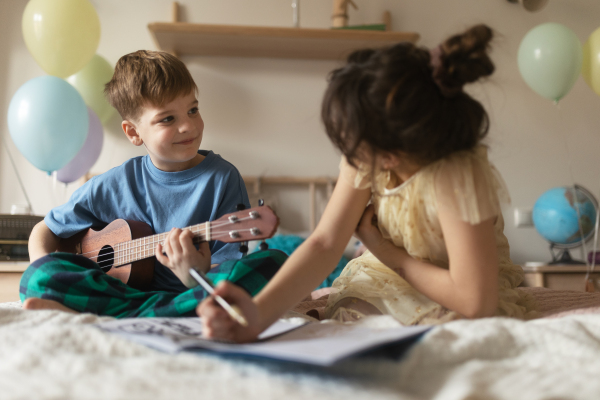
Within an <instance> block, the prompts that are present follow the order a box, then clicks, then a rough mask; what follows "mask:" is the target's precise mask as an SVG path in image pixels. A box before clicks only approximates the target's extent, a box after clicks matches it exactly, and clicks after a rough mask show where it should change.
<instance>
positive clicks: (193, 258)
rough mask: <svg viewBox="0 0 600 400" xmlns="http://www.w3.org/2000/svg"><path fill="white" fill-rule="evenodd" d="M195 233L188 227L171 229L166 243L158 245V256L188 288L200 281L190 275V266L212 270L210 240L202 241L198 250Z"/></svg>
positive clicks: (203, 270) (205, 270)
mask: <svg viewBox="0 0 600 400" xmlns="http://www.w3.org/2000/svg"><path fill="white" fill-rule="evenodd" d="M193 237H194V235H193V234H192V232H191V231H190V230H188V229H186V230H183V231H182V230H181V229H178V228H173V229H171V232H169V234H168V235H167V237H166V239H165V242H164V245H161V244H160V243H159V244H157V245H156V258H157V259H158V261H159V262H160V263H161V264H162V265H164V266H166V267H167V268H169V269H170V270H171V271H173V273H174V274H175V276H177V278H179V280H180V281H181V282H182V283H183V284H184V285H185V286H186V287H188V288H192V287H194V286H197V285H198V283H197V282H196V281H195V280H194V279H193V278H192V277H191V276H190V273H189V271H190V268H194V269H196V270H199V271H202V272H205V273H206V272H208V271H209V270H210V248H209V247H208V242H202V243H200V246H199V248H198V250H196V247H195V246H194V243H193V242H192V239H193ZM163 253H165V254H166V255H165V254H163Z"/></svg>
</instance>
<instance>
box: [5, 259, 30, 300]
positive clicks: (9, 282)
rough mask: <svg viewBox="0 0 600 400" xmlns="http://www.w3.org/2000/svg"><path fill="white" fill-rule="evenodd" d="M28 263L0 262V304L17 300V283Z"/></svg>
mask: <svg viewBox="0 0 600 400" xmlns="http://www.w3.org/2000/svg"><path fill="white" fill-rule="evenodd" d="M28 266H29V263H28V262H9V261H3V262H0V303H4V302H7V301H18V300H19V282H20V281H21V275H23V271H25V269H27V267H28Z"/></svg>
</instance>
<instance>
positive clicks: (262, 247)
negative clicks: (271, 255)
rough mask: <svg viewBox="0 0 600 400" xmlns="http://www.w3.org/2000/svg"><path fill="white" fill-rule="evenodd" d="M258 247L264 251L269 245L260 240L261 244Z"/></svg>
mask: <svg viewBox="0 0 600 400" xmlns="http://www.w3.org/2000/svg"><path fill="white" fill-rule="evenodd" d="M258 247H259V248H260V249H261V250H263V251H264V250H268V249H269V245H268V244H267V242H265V241H262V242H260V245H258Z"/></svg>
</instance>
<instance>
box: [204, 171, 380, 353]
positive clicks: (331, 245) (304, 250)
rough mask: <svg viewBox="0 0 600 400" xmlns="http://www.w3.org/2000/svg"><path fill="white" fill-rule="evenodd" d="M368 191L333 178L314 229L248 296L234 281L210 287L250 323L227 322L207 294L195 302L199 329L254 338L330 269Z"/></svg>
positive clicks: (215, 334)
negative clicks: (244, 324) (269, 279)
mask: <svg viewBox="0 0 600 400" xmlns="http://www.w3.org/2000/svg"><path fill="white" fill-rule="evenodd" d="M340 175H342V174H340ZM370 197H371V190H370V189H355V188H354V187H352V186H351V185H350V184H349V183H347V182H346V181H345V180H344V179H338V182H337V184H336V186H335V189H334V191H333V194H332V196H331V199H330V200H329V203H328V204H327V207H326V208H325V211H324V213H323V216H322V217H321V220H320V221H319V224H318V226H317V228H316V229H315V231H314V232H313V233H312V234H311V235H310V236H309V237H308V239H306V240H305V241H304V243H302V245H301V246H300V247H298V249H296V251H294V253H293V254H292V255H291V256H290V258H289V259H288V260H287V261H286V262H285V263H284V265H283V266H282V267H281V269H280V270H279V272H277V274H276V275H275V276H274V277H273V279H272V280H271V281H270V282H269V283H268V284H267V286H265V288H264V289H263V290H262V291H261V292H260V293H259V294H258V295H257V296H256V297H255V298H254V300H253V302H252V299H251V298H250V297H249V296H248V295H247V294H245V293H244V292H243V291H242V290H241V289H239V288H237V287H235V286H234V285H231V284H222V285H219V286H218V287H217V290H216V292H215V293H216V294H219V295H220V296H222V297H224V298H225V299H226V300H228V301H230V302H232V303H234V304H236V305H238V306H239V307H240V308H241V309H242V312H243V313H244V315H245V317H246V319H248V320H249V323H250V326H249V327H247V328H243V327H241V326H240V325H238V324H237V323H235V322H233V321H232V320H231V319H230V318H229V316H228V315H227V314H226V313H225V312H224V310H222V309H221V308H220V307H219V306H218V305H216V303H215V302H214V300H212V298H209V299H207V300H205V301H204V302H203V303H202V304H200V306H199V307H198V314H199V315H200V316H201V317H202V322H203V326H204V329H203V334H204V335H205V336H208V337H219V338H223V339H229V340H235V341H238V342H245V341H251V340H254V339H255V338H256V336H257V335H258V334H259V333H260V332H262V331H263V330H264V329H266V328H267V327H268V326H269V325H271V324H272V323H273V322H275V321H276V320H277V319H278V318H279V317H280V316H281V315H283V314H284V313H285V312H286V311H287V310H289V309H290V308H291V307H293V306H294V305H295V304H297V303H298V302H299V301H301V300H302V299H303V298H305V297H306V295H307V294H308V293H309V292H310V291H312V290H313V289H314V288H315V287H317V286H318V285H319V283H321V282H322V281H323V280H324V279H325V278H326V277H327V276H328V275H329V274H330V273H331V271H333V269H334V268H335V266H336V264H337V263H338V261H339V259H340V257H341V256H342V253H343V251H344V248H345V247H346V244H347V243H348V240H349V239H350V237H351V236H352V234H353V233H354V231H355V229H356V226H357V224H358V222H359V221H360V218H361V215H362V213H363V211H364V209H365V206H366V205H367V203H368V201H369V199H370Z"/></svg>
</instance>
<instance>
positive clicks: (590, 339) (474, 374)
mask: <svg viewBox="0 0 600 400" xmlns="http://www.w3.org/2000/svg"><path fill="white" fill-rule="evenodd" d="M524 290H529V291H531V292H532V294H534V296H535V297H536V298H537V299H538V301H539V304H540V312H541V314H542V316H543V317H544V318H540V319H536V320H532V321H528V322H524V321H519V320H515V319H509V318H487V319H481V320H474V321H467V320H465V321H454V322H450V323H447V324H445V325H442V326H438V327H435V328H433V329H432V330H431V331H429V332H428V333H426V334H425V336H424V337H423V338H422V339H421V340H420V341H419V342H418V343H417V344H415V345H414V346H413V347H412V348H411V349H410V350H409V351H408V352H407V353H406V354H405V355H404V357H403V358H401V359H400V360H391V359H382V358H360V359H355V360H348V361H345V362H342V363H341V364H339V365H336V366H334V367H332V368H328V369H323V368H316V367H306V366H301V365H295V364H289V363H281V362H275V361H257V360H245V359H231V358H222V357H218V356H215V355H210V354H204V353H203V354H177V355H168V354H163V353H160V352H157V351H155V350H151V349H149V348H146V347H143V346H141V345H138V344H134V343H131V342H128V341H126V340H125V339H122V338H120V337H117V336H114V335H111V334H108V333H105V332H102V331H100V330H99V329H97V328H95V327H94V326H93V325H92V324H94V323H96V322H99V321H101V320H106V318H100V317H96V316H93V315H89V314H82V315H74V314H67V313H62V312H59V311H25V310H22V309H20V305H19V303H3V304H0V398H2V399H40V400H45V399H150V398H152V399H179V398H181V399H184V398H185V399H189V398H207V399H213V400H218V399H235V398H238V399H261V400H266V399H278V400H279V399H282V398H285V399H290V400H292V399H328V400H332V399H344V400H347V399H348V398H352V399H369V400H373V399H400V400H404V399H444V400H447V399H511V400H512V399H517V398H521V399H568V398H577V399H597V398H598V393H600V382H599V379H597V374H598V371H600V307H599V306H598V305H599V304H600V293H592V294H585V293H578V292H566V291H551V290H548V289H541V288H535V289H524ZM319 301H320V300H314V301H312V302H309V303H310V304H305V305H304V306H305V308H307V307H306V306H308V308H310V306H314V305H315V304H318V302H319ZM321 301H322V299H321ZM299 306H300V307H301V306H302V304H301V305H299ZM378 318H385V317H372V323H373V324H376V323H377V319H378Z"/></svg>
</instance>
